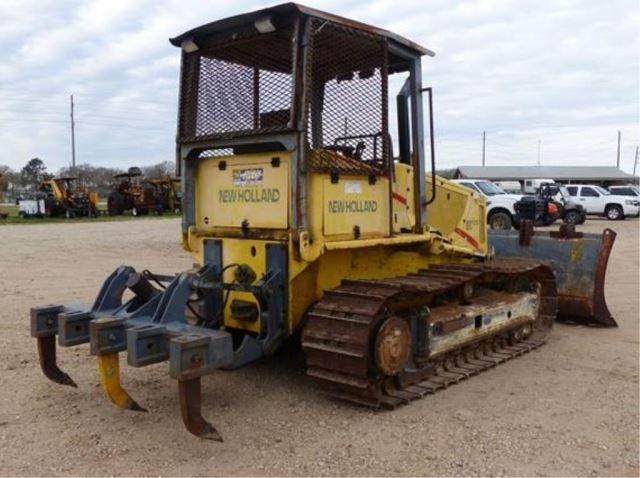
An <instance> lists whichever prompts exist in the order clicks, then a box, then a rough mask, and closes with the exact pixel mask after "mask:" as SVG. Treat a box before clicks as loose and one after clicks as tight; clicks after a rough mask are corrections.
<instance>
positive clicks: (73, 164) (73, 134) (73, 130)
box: [70, 95, 76, 171]
mask: <svg viewBox="0 0 640 478" xmlns="http://www.w3.org/2000/svg"><path fill="white" fill-rule="evenodd" d="M70 100H71V114H70V116H71V168H72V169H73V171H75V169H76V122H75V120H74V117H73V95H71V98H70Z"/></svg>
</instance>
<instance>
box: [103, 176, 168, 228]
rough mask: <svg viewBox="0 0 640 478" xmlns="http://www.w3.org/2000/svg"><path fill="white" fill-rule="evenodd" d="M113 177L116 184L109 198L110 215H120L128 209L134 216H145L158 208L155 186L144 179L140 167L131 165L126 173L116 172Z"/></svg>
mask: <svg viewBox="0 0 640 478" xmlns="http://www.w3.org/2000/svg"><path fill="white" fill-rule="evenodd" d="M113 178H114V179H115V181H116V184H115V186H114V189H113V191H111V192H110V193H109V196H108V198H107V212H108V213H109V215H110V216H119V215H122V214H124V213H125V212H127V211H130V212H131V215H132V216H144V215H147V214H149V211H156V210H157V208H158V204H157V202H156V196H155V191H154V189H155V187H154V186H153V185H151V184H149V183H148V182H145V181H143V180H142V171H141V170H140V168H138V167H131V168H129V169H128V171H127V172H126V173H120V174H116V175H115V176H113Z"/></svg>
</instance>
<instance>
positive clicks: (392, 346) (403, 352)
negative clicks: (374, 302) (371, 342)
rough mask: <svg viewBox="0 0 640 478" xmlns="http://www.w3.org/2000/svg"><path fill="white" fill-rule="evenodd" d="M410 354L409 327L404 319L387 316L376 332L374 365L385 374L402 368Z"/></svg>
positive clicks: (396, 371) (396, 372)
mask: <svg viewBox="0 0 640 478" xmlns="http://www.w3.org/2000/svg"><path fill="white" fill-rule="evenodd" d="M410 354H411V329H410V328H409V324H408V323H407V321H406V320H404V319H401V318H399V317H389V318H388V319H387V320H385V321H384V323H383V324H382V326H381V327H380V330H378V333H377V334H376V343H375V356H376V357H375V358H376V365H377V366H378V368H379V369H380V371H381V372H382V373H383V374H385V375H389V376H392V375H397V374H398V373H400V372H401V371H402V370H404V368H405V366H406V365H407V361H408V360H409V356H410Z"/></svg>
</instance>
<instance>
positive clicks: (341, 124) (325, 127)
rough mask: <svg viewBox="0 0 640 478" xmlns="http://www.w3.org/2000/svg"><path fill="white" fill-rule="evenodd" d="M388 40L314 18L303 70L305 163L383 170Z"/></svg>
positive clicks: (367, 171) (337, 168) (329, 167)
mask: <svg viewBox="0 0 640 478" xmlns="http://www.w3.org/2000/svg"><path fill="white" fill-rule="evenodd" d="M387 74H388V72H387V43H386V40H385V39H384V38H381V37H379V36H375V35H371V34H367V33H365V32H361V31H359V30H354V29H350V28H346V27H342V26H339V25H336V24H332V23H328V22H323V21H314V22H313V23H312V30H311V38H310V61H309V62H308V67H307V71H306V72H305V78H306V80H305V81H306V86H307V87H308V94H307V99H308V100H307V105H306V113H307V145H308V146H309V150H308V156H307V160H308V167H309V169H310V170H312V171H322V172H338V173H345V174H349V173H351V174H382V173H384V171H386V170H387V166H388V160H389V148H390V142H389V135H388V124H387V123H388V118H387V116H388V105H387V101H388V99H387V98H388V97H387V87H388V84H387Z"/></svg>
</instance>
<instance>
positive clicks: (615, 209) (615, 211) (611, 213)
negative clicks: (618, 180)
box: [604, 204, 624, 221]
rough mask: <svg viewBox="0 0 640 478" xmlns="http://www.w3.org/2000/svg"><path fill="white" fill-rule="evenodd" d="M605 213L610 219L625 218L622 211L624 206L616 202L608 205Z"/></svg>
mask: <svg viewBox="0 0 640 478" xmlns="http://www.w3.org/2000/svg"><path fill="white" fill-rule="evenodd" d="M604 215H605V216H606V217H607V219H609V220H610V221H619V220H621V219H624V213H623V211H622V208H621V207H620V206H617V205H615V204H614V205H611V206H607V209H606V210H605V211H604Z"/></svg>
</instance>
